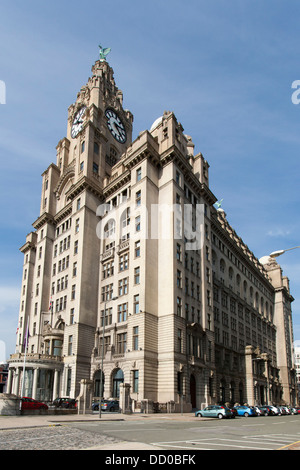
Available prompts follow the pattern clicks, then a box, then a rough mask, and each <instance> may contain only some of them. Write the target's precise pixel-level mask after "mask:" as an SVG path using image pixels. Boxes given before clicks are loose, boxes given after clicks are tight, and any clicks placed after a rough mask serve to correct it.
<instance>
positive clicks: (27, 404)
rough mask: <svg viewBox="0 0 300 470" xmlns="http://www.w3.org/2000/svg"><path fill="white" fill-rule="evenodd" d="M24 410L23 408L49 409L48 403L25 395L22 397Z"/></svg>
mask: <svg viewBox="0 0 300 470" xmlns="http://www.w3.org/2000/svg"><path fill="white" fill-rule="evenodd" d="M21 400H22V411H23V410H48V405H46V403H43V402H41V401H38V400H34V399H33V398H29V397H23V398H22V399H21Z"/></svg>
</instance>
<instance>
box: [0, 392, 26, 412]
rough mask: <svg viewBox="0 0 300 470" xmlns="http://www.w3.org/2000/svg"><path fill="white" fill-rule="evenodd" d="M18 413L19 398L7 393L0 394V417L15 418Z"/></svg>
mask: <svg viewBox="0 0 300 470" xmlns="http://www.w3.org/2000/svg"><path fill="white" fill-rule="evenodd" d="M20 413H21V412H20V398H19V397H17V396H16V395H13V394H9V393H0V415H2V416H16V415H19V414H20Z"/></svg>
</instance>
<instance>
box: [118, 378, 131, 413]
mask: <svg viewBox="0 0 300 470" xmlns="http://www.w3.org/2000/svg"><path fill="white" fill-rule="evenodd" d="M120 408H121V412H122V413H124V414H129V413H131V406H130V385H129V384H124V383H122V384H120Z"/></svg>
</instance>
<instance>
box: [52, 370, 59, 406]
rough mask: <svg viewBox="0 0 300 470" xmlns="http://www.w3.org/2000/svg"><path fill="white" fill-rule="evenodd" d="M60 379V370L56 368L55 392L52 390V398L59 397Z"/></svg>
mask: <svg viewBox="0 0 300 470" xmlns="http://www.w3.org/2000/svg"><path fill="white" fill-rule="evenodd" d="M58 381H59V371H58V370H57V369H55V371H54V383H53V392H52V400H55V398H57V397H58V391H57V390H58Z"/></svg>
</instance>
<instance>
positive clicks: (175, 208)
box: [8, 58, 296, 411]
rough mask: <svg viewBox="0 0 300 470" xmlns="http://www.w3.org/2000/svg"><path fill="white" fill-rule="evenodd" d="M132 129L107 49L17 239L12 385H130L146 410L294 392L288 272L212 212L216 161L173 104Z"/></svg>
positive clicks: (112, 389)
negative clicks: (20, 260)
mask: <svg viewBox="0 0 300 470" xmlns="http://www.w3.org/2000/svg"><path fill="white" fill-rule="evenodd" d="M132 123H133V116H132V114H131V113H130V111H128V110H126V109H124V108H123V96H122V92H121V91H120V90H119V89H118V88H117V86H116V84H115V81H114V76H113V70H112V68H111V67H110V66H109V64H108V63H107V61H106V60H104V59H103V58H101V59H100V60H98V61H96V63H95V64H94V66H93V67H92V76H91V77H90V78H89V80H88V82H87V84H86V85H85V86H83V87H82V88H81V90H80V92H79V93H78V95H77V99H76V101H75V103H74V104H72V105H71V106H70V107H69V110H68V123H67V135H66V137H63V138H62V139H61V140H60V142H59V143H58V145H57V147H56V150H57V156H56V163H55V164H54V163H51V164H50V166H49V167H48V168H47V169H46V170H45V172H44V173H43V175H42V192H41V205H40V215H39V217H38V218H37V220H36V221H35V222H34V223H33V227H34V231H33V232H31V233H30V234H28V235H27V237H26V242H25V244H24V245H23V246H22V247H21V252H22V253H23V254H24V264H23V279H22V287H21V302H20V312H19V325H18V328H19V330H18V331H19V334H18V337H17V345H16V352H15V354H13V355H11V357H10V360H9V377H8V392H13V393H15V394H21V393H22V394H23V395H27V396H28V395H29V396H32V397H33V398H38V399H42V400H52V399H54V398H56V397H57V396H70V397H76V396H77V395H78V393H79V387H80V381H81V380H82V379H90V380H92V382H93V395H94V397H99V396H101V395H102V394H103V395H104V397H106V398H108V397H119V394H120V385H121V384H123V383H127V384H129V385H130V395H131V398H132V400H134V402H135V404H136V406H140V404H142V406H144V404H145V403H147V406H148V408H147V409H150V410H151V409H156V408H157V407H159V408H160V409H168V410H175V411H178V410H179V409H184V410H191V409H192V407H200V406H202V405H203V404H208V403H219V402H222V403H225V402H232V403H234V402H243V403H244V402H249V403H251V404H254V403H267V402H271V401H272V402H277V403H279V402H283V401H284V402H287V403H291V402H294V401H295V391H296V389H295V387H296V385H295V380H294V375H293V354H292V318H291V308H290V304H291V301H292V300H293V299H292V297H291V295H290V293H289V286H288V281H287V280H286V278H284V277H283V276H282V273H281V269H280V267H279V266H278V265H277V263H275V265H274V263H269V262H267V263H265V264H262V263H261V262H259V260H257V259H256V258H255V256H254V255H253V253H251V251H250V250H249V248H248V247H247V246H246V245H245V244H244V242H243V241H242V240H241V238H240V237H238V235H237V234H236V233H235V232H234V230H233V229H232V228H231V227H230V225H229V223H228V221H227V218H226V214H225V212H224V211H223V210H222V209H220V208H219V209H217V208H216V207H215V206H216V202H217V198H216V197H215V195H214V194H213V193H212V191H211V190H210V187H209V165H208V163H207V161H206V160H205V159H204V157H203V155H202V154H201V153H197V154H195V153H194V144H193V142H192V139H191V137H190V136H188V135H186V134H185V133H184V129H183V127H182V125H181V124H180V123H179V122H178V121H177V119H176V116H175V115H174V113H172V112H164V114H163V115H162V116H161V117H160V118H158V119H157V120H156V121H155V122H154V123H153V125H152V127H151V128H150V130H145V131H143V132H141V133H140V134H139V136H138V137H137V138H136V139H135V140H134V141H132ZM267 261H268V260H267ZM27 325H28V331H29V337H28V341H25V340H26V338H27V334H26V333H27ZM23 368H24V369H25V374H23ZM101 374H102V376H101ZM101 385H102V390H101ZM155 407H156V408H155Z"/></svg>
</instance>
